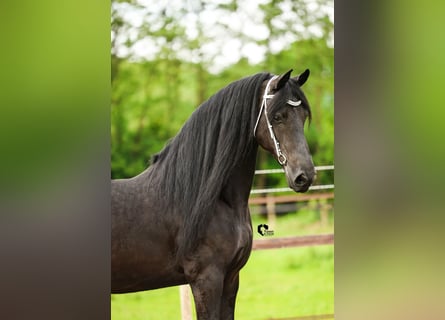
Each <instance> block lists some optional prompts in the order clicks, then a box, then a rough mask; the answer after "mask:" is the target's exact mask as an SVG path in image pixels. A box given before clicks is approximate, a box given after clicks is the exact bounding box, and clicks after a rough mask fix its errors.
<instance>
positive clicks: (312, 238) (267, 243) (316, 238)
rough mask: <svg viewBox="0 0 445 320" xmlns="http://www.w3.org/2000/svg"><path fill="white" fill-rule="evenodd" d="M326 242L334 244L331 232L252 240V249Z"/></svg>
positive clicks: (323, 243) (322, 243)
mask: <svg viewBox="0 0 445 320" xmlns="http://www.w3.org/2000/svg"><path fill="white" fill-rule="evenodd" d="M326 244H334V234H333V233H329V234H317V235H309V236H297V237H286V238H271V239H265V240H254V241H253V247H252V250H264V249H278V248H289V247H305V246H318V245H326Z"/></svg>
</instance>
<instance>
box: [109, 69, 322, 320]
mask: <svg viewBox="0 0 445 320" xmlns="http://www.w3.org/2000/svg"><path fill="white" fill-rule="evenodd" d="M291 71H292V70H290V71H289V72H287V73H285V74H283V75H280V76H272V75H270V74H268V73H260V74H257V75H254V76H251V77H247V78H244V79H241V80H239V81H236V82H233V83H231V84H229V85H228V86H227V87H225V88H224V89H222V90H220V91H219V92H217V93H216V94H215V95H213V96H212V97H211V98H210V99H209V100H208V101H206V102H204V103H203V104H202V105H201V106H200V107H199V108H198V109H196V111H195V112H194V113H193V114H192V116H191V117H190V119H189V120H188V121H187V122H186V123H185V125H184V126H183V128H182V129H181V130H180V132H179V133H178V134H177V135H176V137H175V138H173V139H172V140H171V141H170V142H169V143H168V145H167V146H166V147H165V148H164V149H163V150H162V151H161V152H160V153H158V154H157V155H155V156H154V158H153V161H152V164H151V165H150V166H149V167H148V168H147V169H146V170H145V171H143V172H142V173H141V174H139V175H138V176H136V177H133V178H131V179H121V180H113V181H112V184H111V186H112V189H111V198H112V204H111V209H112V220H111V221H112V222H111V223H112V225H111V227H112V261H111V266H112V285H111V286H112V293H126V292H134V291H143V290H150V289H156V288H162V287H168V286H176V285H181V284H186V283H189V284H190V286H191V288H192V292H193V296H194V299H195V305H196V313H197V316H198V319H200V320H203V319H233V318H234V310H235V299H236V294H237V291H238V283H239V271H240V269H241V268H242V267H243V266H244V265H245V263H246V262H247V260H248V258H249V255H250V252H251V248H252V225H251V219H250V213H249V208H248V198H249V193H250V189H251V186H252V180H253V175H254V171H255V161H256V155H257V149H258V145H261V146H262V147H263V148H264V149H266V150H268V151H269V152H270V153H271V154H273V155H274V157H275V158H276V159H277V161H278V162H279V163H280V164H281V166H282V167H283V168H284V170H285V173H286V177H287V181H288V184H289V186H290V187H291V188H292V189H293V190H295V191H297V192H305V191H307V190H308V188H309V186H310V184H311V183H312V180H313V178H314V176H315V169H314V165H313V162H312V158H311V155H310V152H309V148H308V145H307V142H306V139H305V136H304V123H305V121H306V119H308V118H309V119H310V116H311V113H310V108H309V104H308V101H307V99H306V97H305V95H304V94H303V92H302V90H301V89H300V87H301V86H302V85H303V84H304V83H305V82H306V80H307V78H308V76H309V70H306V71H304V72H303V73H301V74H300V75H298V76H297V77H295V78H291V77H290V74H291Z"/></svg>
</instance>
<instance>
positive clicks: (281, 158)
mask: <svg viewBox="0 0 445 320" xmlns="http://www.w3.org/2000/svg"><path fill="white" fill-rule="evenodd" d="M276 78H278V76H273V77H272V78H271V79H270V80H269V81H268V82H267V85H266V89H265V90H264V95H263V101H262V103H261V108H260V113H259V114H258V118H257V120H256V123H255V127H254V129H253V136H254V137H256V130H257V127H258V124H259V122H260V119H261V115H262V114H263V111H264V116H265V117H266V122H267V128H268V129H269V134H270V138H271V139H272V141H273V143H274V146H275V151H276V153H277V160H278V163H279V164H280V165H282V166H285V165H286V163H287V158H286V156H285V155H284V153H283V152H281V149H280V142H279V141H278V139H277V138H276V136H275V133H274V131H273V127H272V124H271V123H270V121H269V117H268V115H267V99H272V98H273V97H274V95H273V94H269V86H270V84H271V82H272V81H273V80H275V79H276ZM287 103H288V104H289V105H291V106H293V107H297V106H299V105H300V104H301V100H298V101H292V100H288V101H287Z"/></svg>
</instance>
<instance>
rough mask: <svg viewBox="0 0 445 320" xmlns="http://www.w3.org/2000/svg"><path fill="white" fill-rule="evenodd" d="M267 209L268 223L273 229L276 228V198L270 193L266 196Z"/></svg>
mask: <svg viewBox="0 0 445 320" xmlns="http://www.w3.org/2000/svg"><path fill="white" fill-rule="evenodd" d="M266 209H267V224H268V225H269V227H271V229H272V230H273V229H275V222H276V220H277V215H276V211H275V200H274V198H273V197H271V196H270V195H267V196H266Z"/></svg>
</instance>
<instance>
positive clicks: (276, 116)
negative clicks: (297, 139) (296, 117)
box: [273, 114, 283, 122]
mask: <svg viewBox="0 0 445 320" xmlns="http://www.w3.org/2000/svg"><path fill="white" fill-rule="evenodd" d="M273 120H274V121H275V122H281V121H282V120H283V117H282V115H281V114H276V115H274V116H273Z"/></svg>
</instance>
